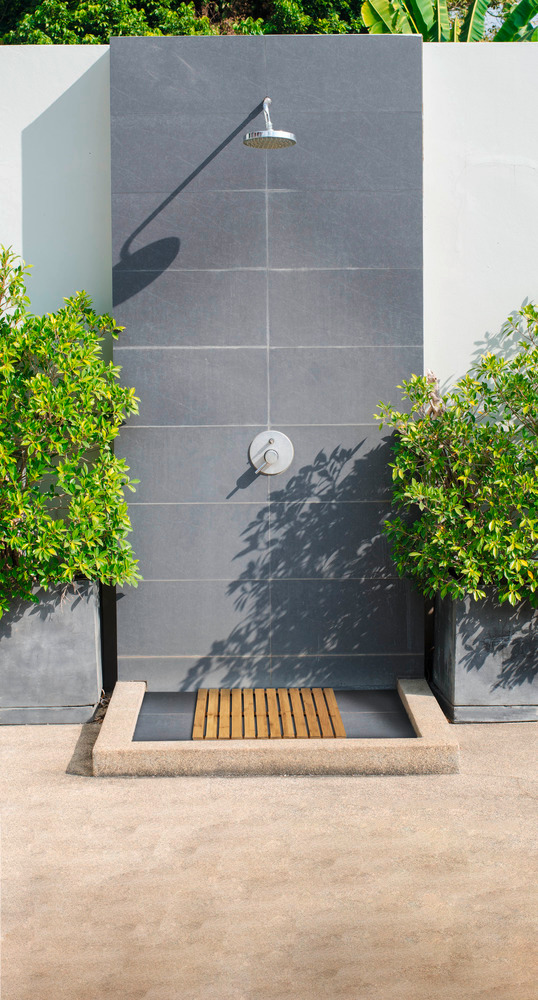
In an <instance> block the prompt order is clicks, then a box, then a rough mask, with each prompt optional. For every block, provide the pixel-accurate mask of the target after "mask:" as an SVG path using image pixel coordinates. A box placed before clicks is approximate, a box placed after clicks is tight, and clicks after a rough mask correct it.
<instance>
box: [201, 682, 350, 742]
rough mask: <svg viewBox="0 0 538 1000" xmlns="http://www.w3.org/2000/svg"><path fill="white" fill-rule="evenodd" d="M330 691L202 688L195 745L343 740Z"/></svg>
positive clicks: (331, 690)
mask: <svg viewBox="0 0 538 1000" xmlns="http://www.w3.org/2000/svg"><path fill="white" fill-rule="evenodd" d="M345 736H346V731H345V729H344V724H343V722H342V719H341V716H340V712H339V711H338V705H337V703H336V697H335V694H334V691H333V689H332V688H255V689H252V688H232V689H229V688H210V689H209V690H207V689H206V688H200V690H199V691H198V697H197V699H196V709H195V712H194V724H193V727H192V738H193V740H217V739H218V740H229V739H232V740H252V739H258V740H267V739H270V740H275V739H276V740H281V739H285V740H289V739H292V740H294V739H298V740H307V739H335V738H336V737H338V738H340V739H345Z"/></svg>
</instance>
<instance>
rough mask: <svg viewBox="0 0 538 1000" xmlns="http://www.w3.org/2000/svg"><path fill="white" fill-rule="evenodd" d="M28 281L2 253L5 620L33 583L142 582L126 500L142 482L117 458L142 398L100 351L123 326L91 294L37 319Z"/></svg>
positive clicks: (0, 590)
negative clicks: (122, 432) (116, 445)
mask: <svg viewBox="0 0 538 1000" xmlns="http://www.w3.org/2000/svg"><path fill="white" fill-rule="evenodd" d="M27 273H28V269H27V268H26V267H25V266H24V265H23V264H22V263H21V262H19V261H18V259H17V258H16V257H15V255H14V254H13V253H12V252H11V250H6V249H4V248H0V615H1V614H2V612H3V611H5V610H6V608H7V607H8V606H9V604H10V602H11V600H12V599H13V598H24V599H29V600H31V599H32V588H33V587H34V586H36V585H39V586H41V587H49V586H51V585H56V584H62V583H66V584H67V583H69V582H72V581H73V580H75V579H76V578H77V577H85V578H87V579H90V580H101V581H103V582H104V583H109V584H115V583H130V584H136V582H137V581H138V580H139V579H141V577H140V575H139V574H138V571H137V568H136V567H137V562H136V559H135V558H134V555H133V552H132V549H131V546H130V545H129V543H128V542H127V540H126V536H127V533H128V532H129V531H130V523H129V518H128V516H127V505H126V503H125V499H124V495H123V491H124V488H125V487H127V488H128V489H131V490H132V489H133V488H134V487H133V485H132V484H133V482H136V480H130V478H129V476H128V467H127V466H126V464H125V461H124V460H123V459H119V458H116V457H115V455H114V453H113V449H112V443H113V441H114V438H115V437H116V435H117V433H118V429H119V427H120V424H121V423H122V422H123V421H124V419H125V418H126V417H127V416H128V415H129V414H131V413H136V412H138V406H137V400H136V396H135V391H134V389H130V388H124V387H122V386H120V385H119V383H118V374H119V371H120V369H119V368H118V367H117V366H114V365H113V364H112V363H106V362H105V361H104V360H103V357H102V352H101V343H102V341H103V338H104V337H105V336H106V335H110V334H111V335H112V336H113V337H117V335H118V331H119V330H120V329H121V327H118V326H117V325H116V324H115V322H114V320H113V319H111V318H110V316H106V315H104V316H99V315H97V314H96V313H95V312H94V311H93V309H92V307H91V302H90V299H89V298H88V296H87V295H86V294H85V292H77V294H76V295H74V296H73V297H72V298H70V299H66V300H65V303H66V304H65V306H64V307H63V308H62V309H59V310H58V311H57V312H56V313H50V314H48V315H46V316H33V315H31V314H30V313H29V312H28V308H27V307H28V299H27V297H26V289H25V277H26V274H27Z"/></svg>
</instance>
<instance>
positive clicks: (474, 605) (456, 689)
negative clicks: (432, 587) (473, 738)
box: [431, 594, 538, 722]
mask: <svg viewBox="0 0 538 1000" xmlns="http://www.w3.org/2000/svg"><path fill="white" fill-rule="evenodd" d="M431 686H432V688H433V690H434V692H435V694H436V695H437V697H438V699H439V701H440V703H441V705H442V707H443V709H444V710H445V712H446V714H447V715H448V717H449V719H451V720H452V721H453V722H528V721H531V720H534V719H536V718H537V717H538V709H537V706H538V611H535V610H534V609H533V608H532V607H531V606H530V605H529V604H527V603H522V604H520V605H518V606H517V607H515V608H513V607H512V606H511V605H509V604H499V603H498V602H497V601H496V600H495V598H494V596H493V595H492V594H491V595H488V598H487V599H486V600H484V601H480V602H476V601H473V600H472V599H471V598H467V599H466V600H462V601H452V600H449V599H445V600H441V599H437V601H436V607H435V652H434V665H433V674H432V685H431Z"/></svg>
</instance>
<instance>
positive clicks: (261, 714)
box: [254, 688, 269, 740]
mask: <svg viewBox="0 0 538 1000" xmlns="http://www.w3.org/2000/svg"><path fill="white" fill-rule="evenodd" d="M254 698H255V701H256V729H257V734H258V739H259V740H266V739H267V738H268V737H269V732H268V729H267V709H266V707H265V690H264V688H254Z"/></svg>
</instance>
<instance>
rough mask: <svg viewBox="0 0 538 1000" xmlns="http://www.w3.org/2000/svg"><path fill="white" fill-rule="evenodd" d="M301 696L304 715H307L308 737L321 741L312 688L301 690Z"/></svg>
mask: <svg viewBox="0 0 538 1000" xmlns="http://www.w3.org/2000/svg"><path fill="white" fill-rule="evenodd" d="M301 695H302V698H303V705H304V714H305V715H306V721H307V723H308V735H309V737H310V739H319V738H320V737H321V733H320V731H319V725H318V720H317V717H316V709H315V707H314V702H313V699H312V692H311V690H310V688H301Z"/></svg>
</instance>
